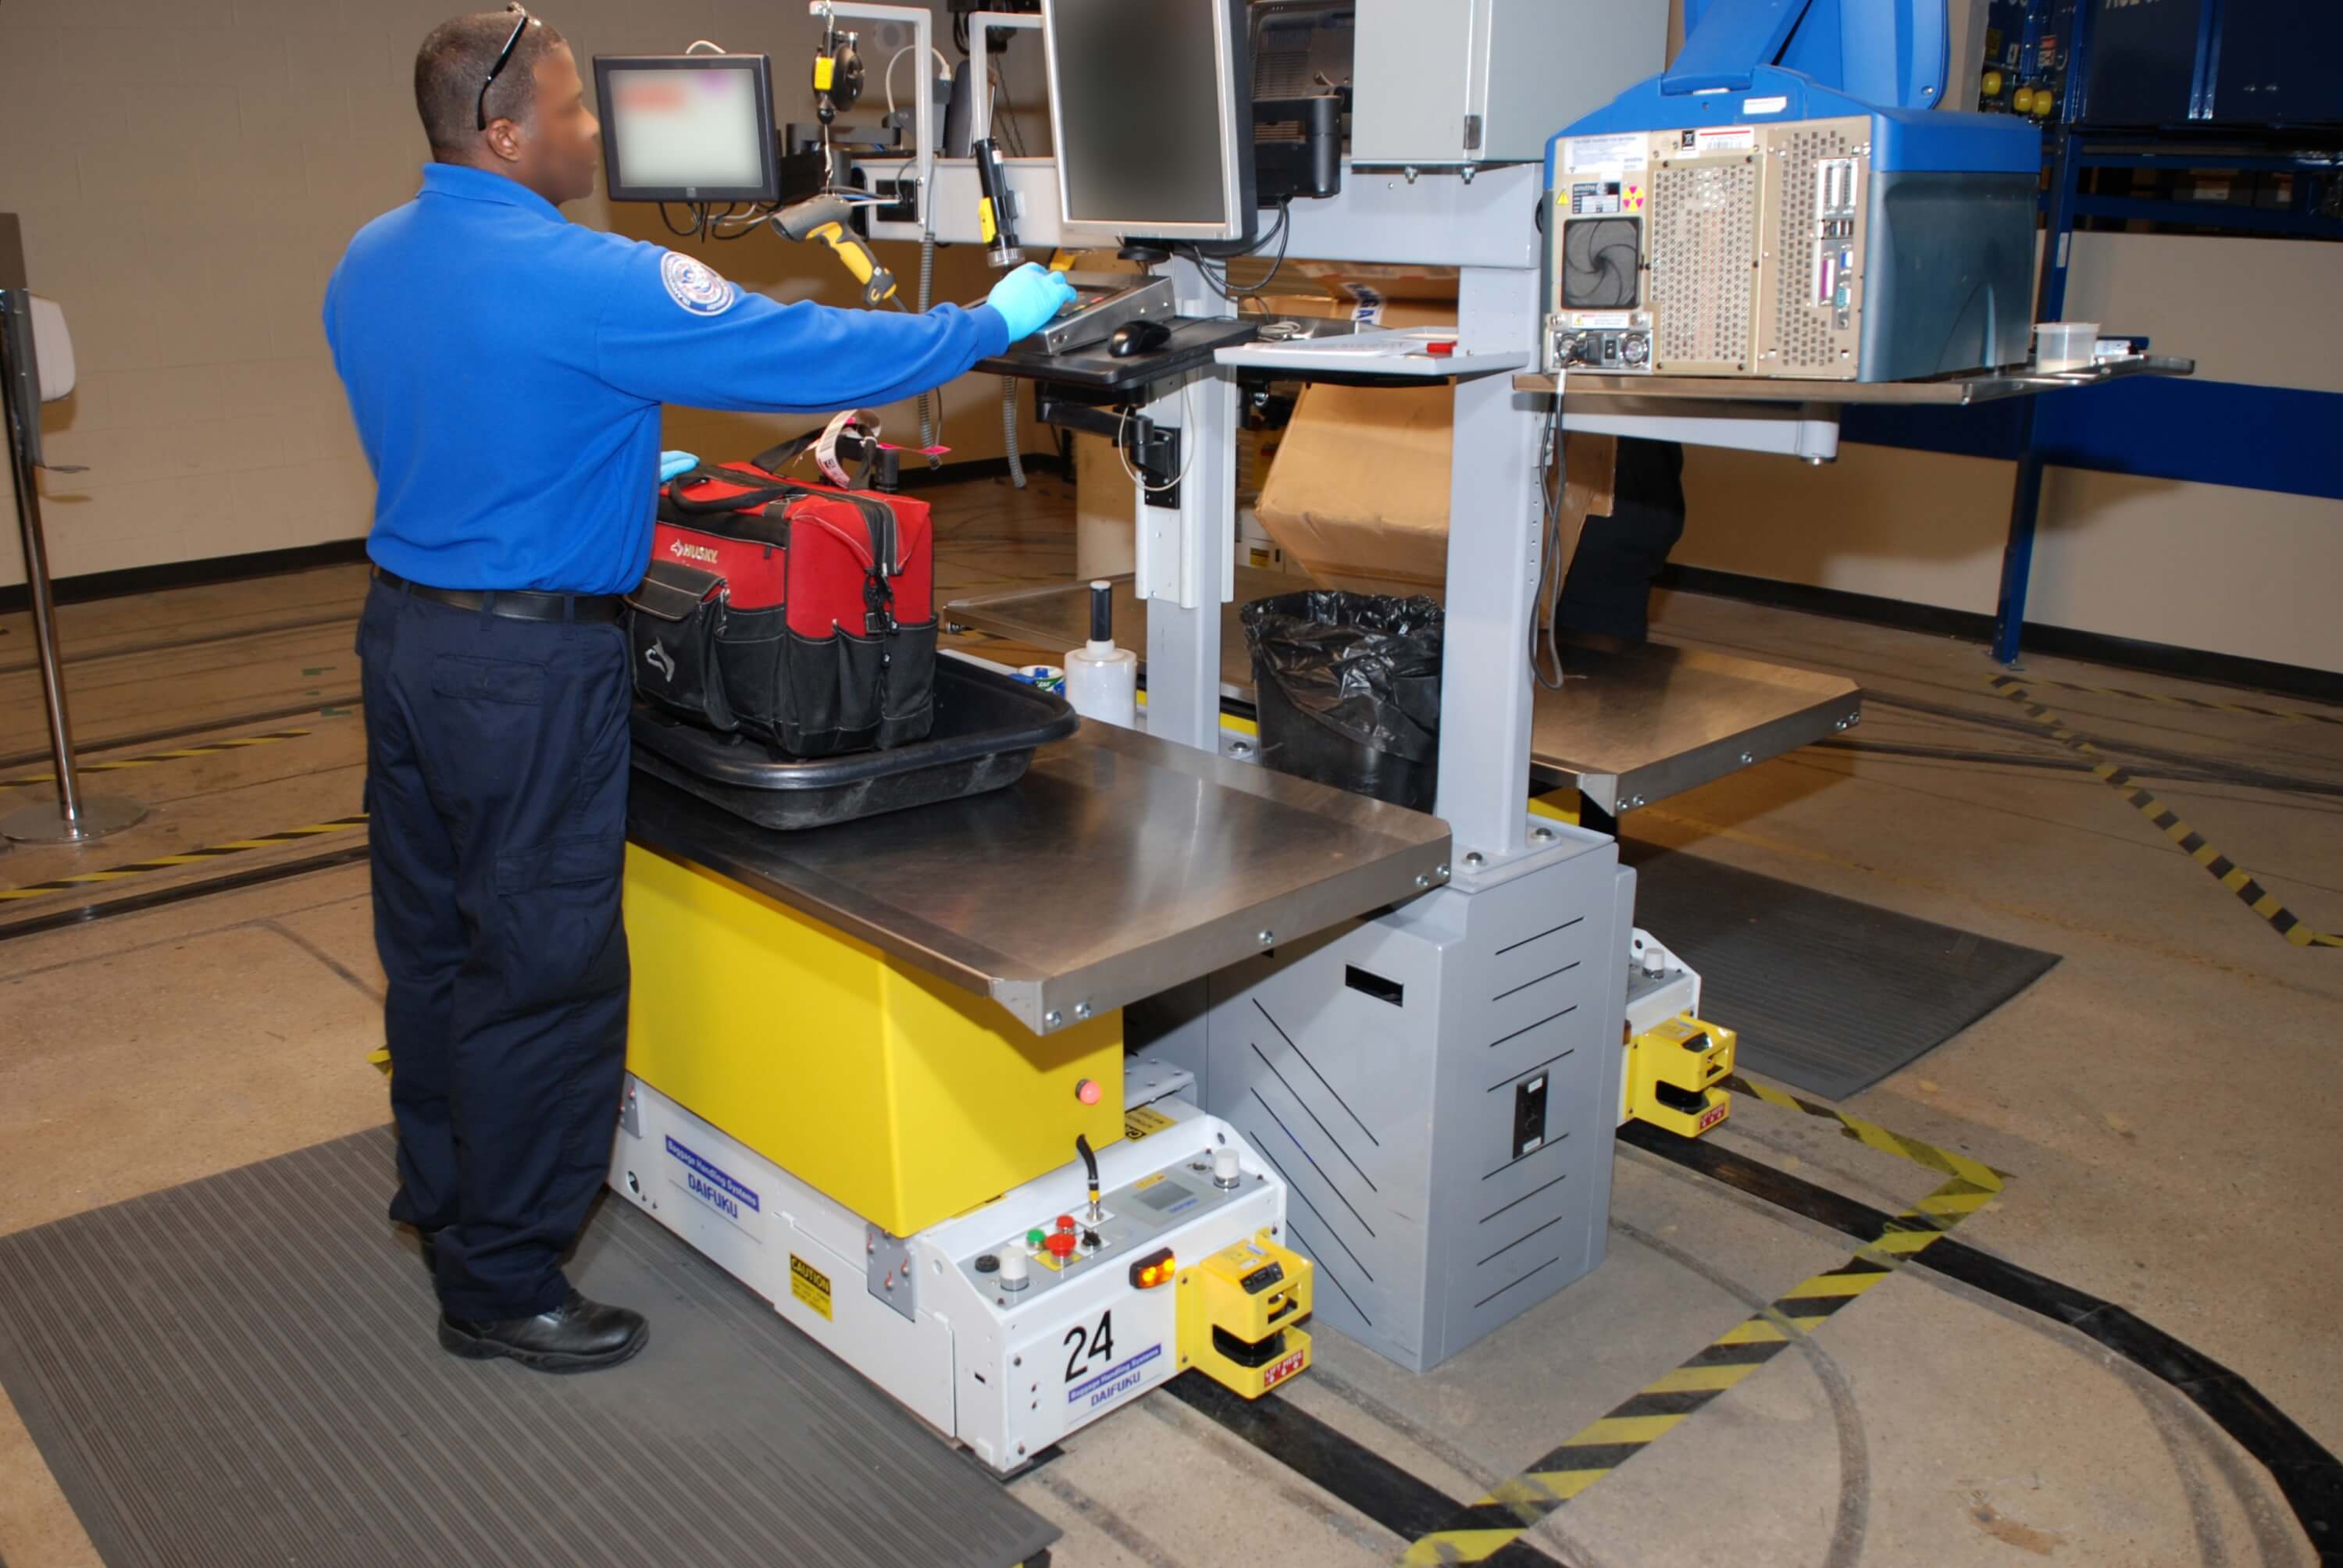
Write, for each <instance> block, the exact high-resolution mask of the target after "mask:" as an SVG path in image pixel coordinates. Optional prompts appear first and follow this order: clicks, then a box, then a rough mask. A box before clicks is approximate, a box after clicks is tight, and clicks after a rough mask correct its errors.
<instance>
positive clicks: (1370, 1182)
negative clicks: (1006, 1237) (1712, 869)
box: [1151, 826, 1634, 1372]
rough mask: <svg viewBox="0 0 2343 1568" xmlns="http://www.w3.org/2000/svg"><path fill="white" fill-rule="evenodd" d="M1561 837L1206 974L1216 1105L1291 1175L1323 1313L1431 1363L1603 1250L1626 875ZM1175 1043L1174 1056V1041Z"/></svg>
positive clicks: (1587, 844) (1195, 1037) (1378, 1346)
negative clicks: (1518, 858)
mask: <svg viewBox="0 0 2343 1568" xmlns="http://www.w3.org/2000/svg"><path fill="white" fill-rule="evenodd" d="M1554 833H1555V834H1556V839H1554V841H1553V842H1552V843H1551V844H1550V845H1549V846H1548V847H1546V848H1544V849H1541V850H1539V851H1537V852H1536V853H1534V855H1533V856H1531V857H1530V858H1529V859H1527V860H1526V861H1523V862H1521V863H1518V864H1517V865H1515V866H1513V867H1509V868H1507V872H1508V874H1506V875H1504V876H1503V878H1502V879H1496V880H1493V881H1492V882H1491V883H1489V884H1487V885H1483V886H1482V887H1480V888H1478V889H1477V890H1473V889H1467V888H1464V887H1450V888H1445V889H1441V890H1435V891H1433V892H1432V893H1429V894H1427V895H1426V896H1424V897H1423V898H1421V899H1418V900H1414V901H1413V902H1412V903H1410V904H1408V905H1407V906H1406V907H1405V908H1403V909H1401V910H1394V911H1393V912H1392V913H1390V914H1387V915H1384V916H1382V917H1380V918H1378V919H1376V920H1368V921H1363V922H1360V923H1357V924H1353V925H1351V926H1348V927H1345V928H1342V929H1339V930H1334V931H1331V932H1327V933H1322V934H1321V935H1319V936H1317V937H1313V938H1312V939H1310V940H1306V941H1303V942H1301V943H1298V944H1295V945H1293V946H1291V947H1286V948H1281V949H1280V950H1277V951H1276V952H1274V953H1270V954H1264V955H1263V956H1262V957H1261V958H1258V959H1254V960H1247V961H1246V962H1244V963H1241V964H1238V965H1236V966H1234V967H1232V968H1231V969H1228V970H1223V971H1222V972H1220V973H1219V974H1216V975H1214V976H1212V977H1211V979H1210V980H1208V981H1207V982H1206V987H1207V997H1206V1002H1207V1007H1206V1011H1205V1014H1204V1018H1203V1026H1202V1030H1201V1034H1200V1033H1199V1031H1197V1030H1193V1029H1190V1030H1180V1031H1177V1032H1176V1034H1175V1035H1174V1037H1173V1038H1172V1039H1170V1040H1166V1041H1162V1042H1159V1043H1157V1044H1156V1045H1154V1046H1153V1047H1152V1048H1151V1049H1152V1050H1155V1051H1156V1052H1157V1053H1158V1054H1166V1053H1167V1046H1169V1047H1170V1048H1171V1050H1172V1051H1178V1050H1182V1048H1184V1050H1185V1051H1186V1052H1187V1053H1189V1056H1188V1060H1183V1061H1182V1065H1190V1066H1191V1068H1192V1070H1194V1066H1193V1065H1192V1063H1193V1061H1194V1058H1193V1055H1192V1053H1193V1052H1194V1051H1195V1050H1196V1049H1197V1046H1198V1043H1199V1040H1200V1039H1201V1045H1202V1060H1201V1066H1202V1071H1201V1073H1200V1077H1201V1080H1202V1086H1203V1098H1204V1104H1205V1106H1206V1108H1207V1109H1208V1110H1210V1111H1212V1113H1213V1114H1215V1115H1218V1116H1221V1117H1223V1118H1225V1119H1226V1120H1227V1121H1229V1123H1230V1124H1231V1125H1232V1127H1234V1128H1235V1129H1236V1130H1237V1131H1240V1132H1242V1134H1243V1135H1244V1137H1245V1139H1246V1140H1247V1141H1248V1142H1250V1143H1251V1144H1252V1147H1253V1148H1255V1149H1257V1150H1259V1151H1261V1152H1262V1157H1263V1158H1264V1159H1266V1160H1267V1161H1269V1163H1270V1166H1271V1168H1272V1170H1273V1171H1275V1172H1276V1173H1277V1174H1278V1175H1280V1176H1282V1178H1283V1179H1284V1180H1285V1181H1286V1182H1287V1184H1288V1185H1289V1187H1290V1188H1291V1190H1292V1198H1293V1202H1292V1219H1291V1224H1290V1225H1289V1231H1290V1232H1291V1234H1292V1240H1293V1244H1294V1245H1295V1246H1296V1247H1298V1248H1300V1249H1301V1250H1302V1251H1303V1252H1304V1253H1306V1254H1307V1255H1308V1256H1309V1257H1310V1258H1311V1259H1312V1261H1313V1262H1315V1263H1316V1265H1317V1269H1318V1276H1319V1282H1320V1289H1319V1291H1318V1299H1317V1311H1318V1316H1319V1319H1320V1321H1322V1322H1328V1323H1332V1325H1334V1326H1335V1327H1337V1328H1339V1329H1341V1330H1342V1332H1344V1333H1346V1334H1349V1335H1350V1336H1351V1337H1353V1339H1356V1340H1359V1341H1360V1342H1363V1343H1365V1344H1367V1345H1370V1346H1372V1347H1373V1349H1374V1350H1376V1351H1377V1352H1380V1353H1382V1354H1383V1355H1384V1356H1387V1357H1389V1358H1390V1359H1391V1360H1393V1361H1394V1362H1398V1363H1399V1364H1401V1365H1402V1366H1405V1367H1409V1368H1412V1369H1413V1370H1415V1371H1419V1372H1421V1371H1425V1370H1427V1369H1429V1368H1431V1367H1433V1366H1436V1365H1438V1364H1439V1363H1440V1362H1443V1361H1445V1360H1447V1359H1448V1358H1449V1357H1451V1356H1453V1355H1454V1354H1455V1353H1456V1352H1459V1351H1462V1350H1463V1349H1464V1348H1465V1347H1466V1346H1468V1345H1471V1344H1472V1343H1473V1342H1475V1341H1477V1340H1479V1339H1481V1338H1483V1336H1484V1335H1486V1334H1488V1333H1490V1332H1493V1331H1494V1330H1495V1329H1497V1328H1498V1327H1500V1326H1501V1325H1503V1324H1504V1323H1505V1322H1510V1321H1511V1320H1512V1319H1513V1318H1515V1317H1518V1316H1520V1315H1521V1314H1522V1313H1523V1312H1526V1311H1528V1310H1529V1309H1530V1308H1531V1307H1533V1306H1535V1305H1536V1304H1537V1303H1538V1302H1542V1301H1544V1300H1545V1299H1546V1298H1547V1297H1549V1296H1551V1295H1553V1294H1554V1292H1557V1291H1560V1290H1561V1289H1562V1288H1563V1287H1564V1286H1565V1285H1568V1284H1569V1283H1571V1282H1573V1281H1574V1280H1577V1279H1579V1278H1580V1277H1581V1276H1583V1275H1584V1274H1585V1273H1586V1272H1587V1271H1589V1270H1591V1269H1593V1268H1594V1266H1595V1265H1596V1264H1597V1263H1599V1262H1601V1261H1602V1259H1603V1253H1604V1223H1605V1221H1606V1219H1607V1217H1608V1215H1609V1213H1610V1207H1611V1138H1612V1130H1613V1128H1614V1126H1615V1125H1616V1124H1617V1122H1618V1120H1619V1115H1620V1105H1621V1101H1620V1095H1621V1071H1622V1060H1621V1052H1620V1049H1619V1024H1620V1020H1621V1018H1622V1016H1623V1009H1624V1005H1625V994H1626V985H1627V968H1628V962H1629V956H1630V955H1629V933H1630V931H1631V930H1632V924H1631V920H1630V911H1631V910H1632V909H1633V906H1634V873H1633V872H1632V871H1625V870H1622V869H1620V867H1619V864H1618V849H1617V846H1616V844H1615V843H1614V842H1613V841H1612V840H1610V839H1605V838H1603V837H1601V836H1600V835H1597V834H1593V833H1586V832H1582V831H1580V830H1579V829H1572V828H1564V827H1559V826H1557V827H1556V828H1554ZM1175 1059H1177V1058H1175Z"/></svg>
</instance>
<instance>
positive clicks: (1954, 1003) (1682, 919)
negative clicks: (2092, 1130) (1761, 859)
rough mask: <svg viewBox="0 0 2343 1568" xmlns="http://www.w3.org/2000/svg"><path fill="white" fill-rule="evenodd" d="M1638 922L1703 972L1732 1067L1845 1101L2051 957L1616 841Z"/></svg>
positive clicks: (1706, 1008) (1705, 998) (1710, 1013)
mask: <svg viewBox="0 0 2343 1568" xmlns="http://www.w3.org/2000/svg"><path fill="white" fill-rule="evenodd" d="M1621 848H1622V849H1623V851H1624V852H1625V854H1626V858H1627V859H1628V860H1629V861H1630V863H1632V864H1633V865H1634V867H1635V923H1636V924H1637V925H1639V926H1641V927H1643V928H1644V930H1647V931H1649V932H1651V933H1652V935H1654V937H1657V938H1658V939H1659V940H1661V941H1663V942H1664V943H1666V944H1667V946H1668V947H1669V948H1670V949H1671V950H1674V952H1675V953H1676V954H1677V955H1678V956H1680V957H1681V958H1683V960H1684V961H1685V962H1686V963H1688V964H1690V965H1692V967H1693V968H1694V969H1695V970H1699V971H1700V980H1701V1011H1702V1012H1703V1013H1704V1015H1705V1016H1706V1017H1707V1018H1708V1019H1710V1020H1712V1021H1714V1022H1716V1023H1720V1024H1723V1025H1724V1026H1725V1027H1726V1028H1727V1029H1735V1030H1740V1031H1741V1045H1740V1060H1741V1064H1742V1065H1743V1066H1744V1067H1746V1068H1747V1069H1748V1070H1750V1071H1752V1072H1755V1073H1757V1074H1759V1075H1761V1076H1763V1077H1766V1078H1772V1079H1778V1080H1780V1081H1782V1082H1784V1083H1787V1084H1792V1085H1795V1087H1797V1088H1800V1089H1804V1090H1805V1091H1808V1092H1809V1093H1813V1094H1818V1095H1820V1096H1822V1097H1823V1098H1824V1099H1825V1100H1845V1098H1847V1097H1848V1096H1849V1095H1852V1094H1855V1093H1857V1092H1859V1091H1862V1090H1865V1089H1868V1088H1869V1087H1871V1085H1873V1084H1875V1083H1876V1082H1878V1081H1880V1080H1881V1079H1883V1078H1885V1077H1886V1076H1887V1075H1888V1074H1889V1073H1891V1072H1894V1071H1895V1070H1897V1069H1898V1068H1901V1067H1905V1066H1906V1065H1908V1064H1910V1063H1911V1062H1914V1061H1916V1060H1919V1059H1920V1058H1921V1057H1923V1056H1925V1055H1926V1054H1927V1053H1928V1052H1929V1051H1931V1050H1935V1049H1936V1047H1938V1046H1940V1045H1942V1044H1943V1043H1944V1042H1945V1041H1946V1040H1950V1039H1952V1037H1953V1036H1955V1035H1956V1034H1958V1033H1959V1032H1960V1031H1961V1030H1964V1029H1966V1028H1967V1027H1968V1026H1969V1025H1970V1024H1973V1023H1975V1022H1976V1020H1979V1019H1981V1018H1983V1017H1984V1016H1985V1015H1986V1014H1987V1013H1989V1012H1991V1011H1992V1010H1994V1009H1996V1008H1997V1007H1999V1006H2000V1005H2001V1004H2002V1003H2003V1002H2006V1001H2007V1000H2009V999H2010V998H2012V997H2014V996H2016V994H2017V993H2018V992H2019V991H2022V990H2025V989H2026V987H2027V986H2029V985H2032V984H2033V983H2034V982H2035V981H2036V980H2038V979H2040V978H2041V977H2042V976H2043V975H2044V974H2045V973H2046V972H2047V971H2048V970H2049V969H2050V967H2051V966H2052V965H2054V964H2056V962H2057V961H2058V955H2057V954H2056V953H2046V952H2041V951H2038V950H2036V949H2033V948H2022V947H2018V946H2016V945H2014V944H2012V943H2009V942H2004V941H1996V940H1994V939H1993V938H1991V937H1981V936H1979V935H1977V934H1976V932H1975V931H1965V930H1960V929H1958V928H1957V927H1954V926H1940V925H1937V924H1936V922H1935V921H1933V920H1914V919H1913V918H1912V917H1910V916H1909V915H1899V914H1896V913H1895V912H1893V911H1892V910H1882V909H1878V908H1875V907H1874V906H1873V905H1870V904H1864V903H1858V902H1856V901H1855V900H1853V899H1842V898H1839V897H1837V896H1836V895H1835V894H1832V893H1823V892H1816V891H1815V890H1813V889H1811V888H1802V887H1800V886H1798V885H1797V884H1796V883H1795V882H1785V881H1783V880H1781V879H1779V878H1775V877H1766V876H1761V875H1759V874H1758V873H1756V872H1755V871H1742V870H1735V869H1734V868H1732V867H1730V866H1721V865H1718V864H1717V863H1716V862H1715V861H1714V860H1704V859H1700V858H1698V857H1697V856H1694V855H1687V854H1684V853H1682V852H1681V851H1670V850H1664V849H1658V848H1656V847H1655V846H1653V845H1648V844H1644V845H1637V844H1633V843H1623V844H1622V845H1621Z"/></svg>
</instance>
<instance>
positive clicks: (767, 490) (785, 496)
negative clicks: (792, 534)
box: [664, 437, 906, 577]
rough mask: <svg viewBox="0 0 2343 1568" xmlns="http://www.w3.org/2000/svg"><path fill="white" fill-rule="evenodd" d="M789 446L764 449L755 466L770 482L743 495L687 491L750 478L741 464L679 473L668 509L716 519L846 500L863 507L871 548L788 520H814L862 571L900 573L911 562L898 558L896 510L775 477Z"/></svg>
mask: <svg viewBox="0 0 2343 1568" xmlns="http://www.w3.org/2000/svg"><path fill="white" fill-rule="evenodd" d="M799 441H803V442H805V443H806V444H810V440H809V438H807V437H799ZM789 445H792V443H790V442H783V443H782V445H781V446H780V447H773V448H772V449H771V450H769V451H766V452H762V453H759V455H758V457H757V458H756V460H755V464H754V466H755V467H758V468H760V469H763V470H765V473H766V476H767V477H769V478H772V479H773V483H771V484H770V485H753V484H752V485H751V486H750V487H749V488H746V489H743V490H742V491H741V492H740V493H739V494H738V495H733V496H719V497H709V498H704V499H700V500H694V499H692V498H690V497H689V496H686V495H684V494H683V493H682V492H683V490H684V489H685V488H686V487H689V486H692V485H698V484H702V483H705V482H707V481H709V480H711V479H719V480H721V481H723V482H724V483H725V484H728V485H738V484H741V483H742V482H743V480H744V478H745V476H744V475H743V474H742V473H741V471H740V470H739V469H738V468H729V467H711V466H709V465H708V464H704V463H703V464H701V465H700V466H699V467H697V468H694V469H692V470H690V471H689V473H685V474H680V475H678V476H677V477H675V478H673V479H671V480H669V482H668V487H667V494H666V496H665V498H664V499H665V503H666V505H667V506H668V507H669V508H671V509H672V510H674V511H675V512H677V513H679V514H680V515H682V516H685V517H713V516H716V515H718V514H719V513H723V512H751V511H758V510H760V509H762V508H765V507H769V506H770V505H771V504H772V503H773V502H775V501H792V500H816V499H828V500H844V501H846V502H847V503H848V504H850V505H851V506H853V507H854V508H856V509H857V510H859V511H860V512H861V513H862V516H863V518H864V520H865V521H866V522H867V523H868V524H869V525H870V548H865V547H864V546H862V545H860V544H858V543H857V542H856V541H855V540H854V538H853V537H852V536H851V535H849V534H847V533H846V532H845V531H844V530H842V529H840V528H837V527H836V526H834V525H832V524H830V523H827V522H824V521H822V520H821V519H820V518H789V519H787V520H788V521H789V523H790V524H791V525H792V526H797V525H800V524H805V523H810V524H812V525H813V526H815V527H817V528H821V529H822V530H824V531H825V532H827V533H829V534H830V536H831V537H832V538H835V539H837V540H838V542H839V543H840V544H842V545H844V546H845V547H846V548H847V549H848V550H850V552H852V554H853V556H854V558H855V559H857V560H858V561H860V562H861V563H862V569H863V570H865V571H869V572H876V573H878V574H880V576H882V577H896V576H900V574H901V572H902V570H903V568H904V565H905V564H906V563H903V562H900V561H898V560H897V559H896V558H895V556H896V552H897V550H898V549H899V548H901V540H900V537H899V534H898V532H897V529H896V527H895V513H894V509H893V508H891V507H889V506H888V505H886V504H885V503H884V502H880V501H873V500H870V499H867V498H864V497H861V496H857V495H853V494H851V493H849V492H845V491H840V490H832V489H828V488H821V487H815V486H811V485H805V484H800V483H799V482H798V481H796V480H794V479H783V478H779V477H775V476H774V475H773V474H772V470H771V463H770V460H771V458H772V457H773V455H774V453H776V452H779V451H781V450H782V449H783V447H788V446H789ZM882 562H883V564H882Z"/></svg>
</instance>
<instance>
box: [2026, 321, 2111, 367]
mask: <svg viewBox="0 0 2343 1568" xmlns="http://www.w3.org/2000/svg"><path fill="white" fill-rule="evenodd" d="M2098 343H2099V324H2098V323H2097V322H2096V321H2039V322H2036V323H2035V326H2034V366H2035V368H2036V369H2037V370H2088V369H2089V368H2090V367H2091V357H2092V355H2093V354H2094V353H2095V352H2096V351H2097V348H2098Z"/></svg>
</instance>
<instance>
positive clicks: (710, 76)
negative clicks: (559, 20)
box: [594, 55, 779, 201]
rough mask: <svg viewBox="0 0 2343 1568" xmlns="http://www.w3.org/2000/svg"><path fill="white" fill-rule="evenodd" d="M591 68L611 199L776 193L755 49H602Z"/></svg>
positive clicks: (768, 105)
mask: <svg viewBox="0 0 2343 1568" xmlns="http://www.w3.org/2000/svg"><path fill="white" fill-rule="evenodd" d="M594 73H595V77H596V85H597V88H598V93H599V95H600V99H601V106H602V117H603V119H604V120H605V121H606V122H607V123H606V125H605V126H604V128H603V133H602V139H603V158H604V162H605V163H606V164H607V165H608V176H609V190H610V196H611V199H613V200H615V201H773V200H777V199H779V187H778V185H777V183H776V177H775V174H774V168H775V164H774V157H773V111H772V77H771V65H770V64H769V62H768V60H767V59H766V57H765V56H764V55H673V56H640V55H638V56H632V57H617V56H610V55H603V56H599V57H598V58H597V59H596V60H595V62H594Z"/></svg>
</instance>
